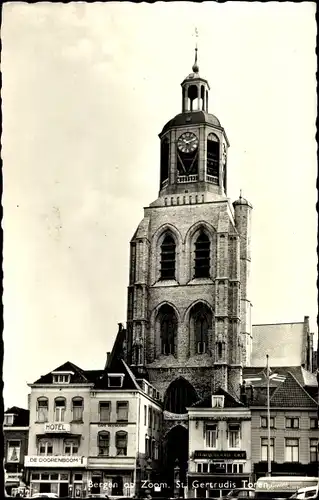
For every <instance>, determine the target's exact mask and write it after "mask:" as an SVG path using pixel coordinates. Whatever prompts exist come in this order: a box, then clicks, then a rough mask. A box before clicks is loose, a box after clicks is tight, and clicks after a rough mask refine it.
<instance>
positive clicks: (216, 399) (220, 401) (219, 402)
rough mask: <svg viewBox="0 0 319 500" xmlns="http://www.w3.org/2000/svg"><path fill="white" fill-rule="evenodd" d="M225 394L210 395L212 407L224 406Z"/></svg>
mask: <svg viewBox="0 0 319 500" xmlns="http://www.w3.org/2000/svg"><path fill="white" fill-rule="evenodd" d="M224 399H225V396H212V408H224Z"/></svg>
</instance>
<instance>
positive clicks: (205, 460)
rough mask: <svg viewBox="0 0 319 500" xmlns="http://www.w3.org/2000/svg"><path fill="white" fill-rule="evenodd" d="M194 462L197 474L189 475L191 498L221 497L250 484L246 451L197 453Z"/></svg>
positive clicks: (188, 482)
mask: <svg viewBox="0 0 319 500" xmlns="http://www.w3.org/2000/svg"><path fill="white" fill-rule="evenodd" d="M193 461H194V462H195V470H196V472H189V474H188V481H187V486H188V491H189V496H194V497H195V498H210V497H221V496H223V495H226V494H227V493H228V492H229V491H231V490H232V489H234V488H244V487H247V486H248V483H250V479H251V474H250V470H249V468H250V467H249V464H247V462H246V451H222V450H216V451H207V450H203V451H195V452H194V457H193Z"/></svg>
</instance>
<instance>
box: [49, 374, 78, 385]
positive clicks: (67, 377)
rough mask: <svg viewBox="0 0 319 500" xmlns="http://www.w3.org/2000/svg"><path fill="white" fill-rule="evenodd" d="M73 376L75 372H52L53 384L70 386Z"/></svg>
mask: <svg viewBox="0 0 319 500" xmlns="http://www.w3.org/2000/svg"><path fill="white" fill-rule="evenodd" d="M71 375H74V373H73V372H62V371H61V372H60V371H55V372H52V377H53V383H54V384H69V383H70V381H71Z"/></svg>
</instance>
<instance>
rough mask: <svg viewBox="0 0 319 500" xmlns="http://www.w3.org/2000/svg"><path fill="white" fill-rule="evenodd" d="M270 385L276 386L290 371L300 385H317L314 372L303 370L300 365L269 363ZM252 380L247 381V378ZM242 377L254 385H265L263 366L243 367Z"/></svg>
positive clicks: (264, 368)
mask: <svg viewBox="0 0 319 500" xmlns="http://www.w3.org/2000/svg"><path fill="white" fill-rule="evenodd" d="M270 371H271V375H272V378H271V381H270V386H271V387H277V386H278V385H280V383H281V382H283V379H284V378H286V376H287V373H288V372H290V373H292V375H293V376H294V377H295V378H296V379H297V380H298V382H299V383H300V384H301V385H302V386H306V385H307V386H313V387H316V386H317V379H316V375H315V374H314V373H311V372H309V371H308V370H305V369H304V368H303V367H302V366H274V365H271V368H270ZM276 375H277V376H276ZM250 378H252V379H258V378H259V380H252V381H251V382H249V379H250ZM243 379H244V380H246V382H247V384H252V385H253V386H254V387H257V386H261V387H263V386H264V387H266V385H267V378H266V367H265V366H247V367H245V368H244V369H243Z"/></svg>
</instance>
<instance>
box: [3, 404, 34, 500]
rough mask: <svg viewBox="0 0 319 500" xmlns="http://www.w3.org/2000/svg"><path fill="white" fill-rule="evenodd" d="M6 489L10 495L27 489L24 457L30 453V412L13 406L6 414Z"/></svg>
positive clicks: (4, 430) (4, 435) (4, 426)
mask: <svg viewBox="0 0 319 500" xmlns="http://www.w3.org/2000/svg"><path fill="white" fill-rule="evenodd" d="M3 437H4V472H5V489H6V492H7V493H8V494H9V495H10V494H11V493H12V492H13V491H15V490H17V489H18V488H20V491H21V490H22V491H23V490H24V489H25V486H26V484H25V471H24V457H25V456H26V455H27V453H28V437H29V410H26V409H24V408H19V407H17V406H13V407H12V408H8V409H7V410H6V411H5V412H4V421H3Z"/></svg>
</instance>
